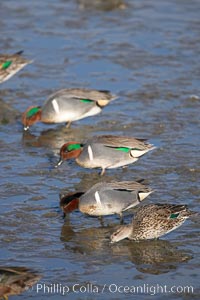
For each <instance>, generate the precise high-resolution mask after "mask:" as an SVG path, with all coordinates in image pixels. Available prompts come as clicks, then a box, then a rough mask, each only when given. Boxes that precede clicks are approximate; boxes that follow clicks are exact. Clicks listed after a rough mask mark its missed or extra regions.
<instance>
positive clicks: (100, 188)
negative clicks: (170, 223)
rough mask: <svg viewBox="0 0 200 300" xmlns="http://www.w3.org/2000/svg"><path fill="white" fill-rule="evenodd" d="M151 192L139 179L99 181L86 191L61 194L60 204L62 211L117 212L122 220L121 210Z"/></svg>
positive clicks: (131, 205) (103, 214)
mask: <svg viewBox="0 0 200 300" xmlns="http://www.w3.org/2000/svg"><path fill="white" fill-rule="evenodd" d="M152 192H153V190H152V189H151V188H149V187H147V186H146V185H144V184H142V183H140V181H138V182H137V181H121V182H117V181H113V182H99V183H96V184H95V185H94V186H92V187H91V188H90V189H89V190H88V191H87V192H86V193H83V192H76V193H74V194H71V193H70V194H67V195H64V196H62V195H61V197H60V206H61V208H62V210H63V212H64V213H69V212H71V211H73V210H74V209H79V210H80V211H81V212H82V213H85V214H87V215H90V216H106V215H113V214H118V215H120V219H121V221H122V212H123V211H125V210H127V209H130V208H132V207H134V206H136V205H138V204H139V203H140V202H141V201H142V200H144V199H145V198H146V197H147V196H148V195H150V194H151V193H152Z"/></svg>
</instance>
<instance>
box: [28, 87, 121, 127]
mask: <svg viewBox="0 0 200 300" xmlns="http://www.w3.org/2000/svg"><path fill="white" fill-rule="evenodd" d="M114 99H116V96H115V95H112V94H111V93H110V92H109V91H98V90H90V89H78V88H77V89H63V90H59V91H57V92H55V93H54V94H52V95H50V96H49V98H48V99H47V101H46V102H45V103H44V105H43V106H42V107H33V106H31V107H29V108H28V109H27V110H26V111H25V112H24V113H23V115H22V123H23V125H24V130H27V129H28V128H29V127H30V126H31V125H33V124H34V123H35V122H36V121H41V122H43V123H46V124H54V123H55V124H56V123H67V127H70V124H71V122H73V121H77V120H81V119H83V118H86V117H90V116H94V115H96V114H99V113H100V112H101V111H102V109H103V108H104V107H105V106H106V105H107V104H108V103H109V102H110V101H112V100H114Z"/></svg>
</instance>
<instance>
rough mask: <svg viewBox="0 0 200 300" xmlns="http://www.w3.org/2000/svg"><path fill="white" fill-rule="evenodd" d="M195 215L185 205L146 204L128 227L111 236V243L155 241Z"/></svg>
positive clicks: (123, 227) (125, 226)
mask: <svg viewBox="0 0 200 300" xmlns="http://www.w3.org/2000/svg"><path fill="white" fill-rule="evenodd" d="M195 214H197V213H196V212H192V211H190V210H189V209H188V208H187V205H175V204H160V203H158V204H148V205H144V206H142V207H140V208H139V209H138V210H137V213H136V214H135V216H134V218H133V221H132V223H131V224H129V225H123V226H120V227H119V228H118V229H117V230H116V231H115V232H114V233H113V234H112V235H111V243H115V242H118V241H120V240H123V239H125V238H128V239H129V240H134V241H139V240H151V239H157V238H159V237H160V236H163V235H165V234H167V233H169V232H170V231H173V230H174V229H176V228H178V227H179V226H181V225H182V224H183V223H184V222H185V220H186V219H188V218H189V217H190V216H192V215H195Z"/></svg>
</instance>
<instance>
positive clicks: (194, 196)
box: [0, 0, 200, 300]
mask: <svg viewBox="0 0 200 300" xmlns="http://www.w3.org/2000/svg"><path fill="white" fill-rule="evenodd" d="M47 2H48V3H47ZM81 2H82V4H81ZM83 2H84V3H83ZM86 2H87V3H86ZM89 2H90V1H81V0H79V1H77V2H76V1H72V0H71V1H70V0H68V1H65V0H58V1H43V2H42V1H38V0H35V1H32V2H30V1H25V0H21V1H18V2H16V1H14V0H10V1H4V0H3V1H1V2H0V16H1V18H0V31H1V35H0V44H1V53H12V52H15V51H19V50H21V49H24V51H25V53H24V55H25V56H26V57H27V58H29V59H34V63H33V64H31V65H28V66H27V67H25V68H24V69H23V70H22V71H20V73H18V74H16V75H15V76H14V77H13V78H11V79H10V80H9V81H7V82H4V83H3V84H1V86H0V99H1V101H3V102H4V103H6V104H7V105H8V106H9V107H10V108H11V113H10V114H9V116H8V122H2V123H3V124H1V126H0V145H1V146H0V151H1V153H0V157H1V170H2V172H1V218H0V224H1V248H0V249H1V250H0V253H1V259H0V263H1V265H8V266H10V265H15V266H26V267H28V268H33V269H35V270H38V271H39V272H40V273H41V274H42V276H43V278H42V279H41V280H40V283H41V284H43V286H42V288H41V289H40V290H38V291H37V286H34V287H33V289H31V290H30V291H29V292H26V293H23V294H22V295H21V296H20V297H21V299H29V298H32V299H41V297H51V298H52V299H60V298H61V297H62V298H63V296H62V295H61V294H62V290H53V288H52V290H49V293H48V291H47V289H46V290H44V287H45V285H46V286H49V287H50V286H51V285H52V286H53V284H60V285H61V287H63V286H67V287H69V289H70V292H69V293H67V294H66V295H67V296H68V297H70V299H122V298H130V293H127V292H123V293H121V292H120V291H115V287H116V286H129V287H131V286H133V285H134V286H144V285H146V290H143V293H141V294H140V299H149V294H150V293H152V294H154V290H153V288H152V289H151V292H149V291H148V290H147V287H150V286H153V287H155V286H156V285H157V284H158V285H160V286H164V285H167V286H168V288H170V287H171V286H185V285H188V286H190V285H191V286H193V288H194V293H193V294H192V293H190V294H189V295H187V293H184V292H180V293H179V294H177V293H176V294H174V293H164V295H165V296H166V297H168V299H170V300H174V299H177V297H178V296H179V297H181V298H182V299H193V298H194V299H195V298H196V299H198V298H199V267H200V255H199V254H200V246H199V222H198V220H197V221H196V222H189V221H188V222H186V223H185V224H184V225H183V226H182V227H180V228H179V229H177V230H176V231H174V232H171V233H170V234H169V235H168V236H166V237H164V238H163V239H162V240H159V241H152V242H144V243H133V242H130V241H123V242H121V243H118V244H116V245H115V244H114V245H110V244H109V235H110V233H111V232H112V231H113V229H114V228H115V226H116V225H117V224H119V219H118V217H117V216H110V217H107V218H105V220H104V226H101V224H100V222H99V221H98V219H96V218H89V217H86V216H84V215H82V214H81V213H79V212H74V213H73V214H71V215H70V216H69V217H67V218H66V219H65V220H63V218H62V213H61V211H60V208H59V193H60V192H61V191H75V190H81V189H84V190H85V189H87V188H89V187H90V186H92V185H93V184H94V183H96V182H97V181H100V180H102V178H100V177H99V175H98V171H97V170H88V169H83V168H81V167H79V166H77V165H76V164H75V162H70V163H64V164H63V165H62V166H61V167H60V168H58V169H54V165H55V163H56V162H57V160H58V151H59V147H60V146H61V145H62V144H63V142H64V141H66V140H71V139H77V140H85V139H87V138H88V137H91V136H93V135H96V134H107V133H113V134H118V135H120V134H124V135H130V136H136V137H141V138H148V139H149V140H150V142H151V143H153V144H155V145H156V146H157V149H156V150H154V151H152V152H150V153H148V154H147V155H145V156H144V157H142V158H141V159H140V160H139V161H138V162H137V163H135V164H133V165H130V166H129V167H128V168H125V169H113V170H109V171H107V172H106V174H105V176H104V179H105V180H110V179H118V180H122V179H123V180H131V179H132V180H135V179H138V178H145V179H147V180H148V183H149V185H150V186H151V187H152V188H153V189H155V190H156V191H155V192H154V193H153V194H152V195H151V196H150V197H149V198H148V200H146V201H148V203H150V202H155V203H156V202H161V203H164V202H170V203H177V204H180V203H187V204H188V205H189V207H190V208H191V209H193V210H196V211H199V202H200V199H199V186H198V182H199V180H198V179H199V173H200V168H199V146H200V139H199V108H200V105H199V96H200V95H199V75H200V72H199V65H198V61H199V53H200V46H199V45H200V36H199V30H200V21H199V10H200V2H199V1H197V0H196V1H195V0H191V1H178V0H176V1H174V0H173V1H172V0H166V1H156V0H149V1H139V0H135V1H131V0H127V1H113V2H112V1H111V2H112V3H111V4H110V5H109V7H108V6H106V7H105V5H104V4H103V5H101V3H100V2H101V1H96V2H97V3H96V2H95V1H92V3H93V5H92V6H91V5H90V4H88V3H89ZM94 2H95V3H96V5H94ZM117 2H120V4H117ZM70 87H88V88H98V89H108V90H111V91H112V92H113V93H116V94H118V95H119V98H118V99H117V100H115V101H113V102H112V103H111V104H110V105H109V106H107V107H106V108H105V109H104V110H103V112H102V114H100V115H97V116H95V117H90V118H87V119H84V120H81V121H78V122H76V123H74V124H73V125H72V128H71V129H66V128H64V127H63V126H62V125H58V126H54V125H50V126H47V125H43V124H40V123H38V124H36V125H34V126H33V127H32V128H31V132H30V133H26V134H23V131H22V125H21V121H20V117H18V118H17V120H16V116H18V112H23V111H24V110H25V109H26V108H27V107H28V106H30V105H34V104H36V105H39V104H42V103H43V101H44V100H45V99H46V98H47V97H48V95H49V94H50V93H51V92H52V91H55V90H58V89H60V88H70ZM195 95H196V96H197V97H196V96H195ZM12 112H13V118H12ZM146 203H147V202H146ZM131 215H132V211H129V212H128V213H127V214H126V218H125V221H126V223H128V222H130V220H131ZM75 284H79V285H81V286H83V288H82V290H81V291H82V292H81V291H79V286H76V288H77V289H76V288H75V291H74V292H73V291H72V289H73V286H74V285H75ZM91 284H93V285H95V286H97V287H98V289H99V293H96V292H95V291H94V290H95V287H94V286H93V287H91ZM104 285H106V286H105V289H104V291H103V288H104ZM84 289H86V291H85V290H84ZM109 289H110V290H109ZM160 289H161V288H160ZM51 291H52V292H51ZM131 295H132V294H131ZM164 295H163V296H164ZM160 297H161V291H160V290H159V289H158V291H157V292H156V293H155V295H154V299H160ZM12 299H18V296H14V297H13V298H12Z"/></svg>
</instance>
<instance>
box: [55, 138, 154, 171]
mask: <svg viewBox="0 0 200 300" xmlns="http://www.w3.org/2000/svg"><path fill="white" fill-rule="evenodd" d="M154 148H155V147H154V146H153V145H151V144H148V143H147V141H146V140H144V139H137V138H133V137H127V136H114V135H102V136H97V137H94V138H92V139H91V140H88V141H87V142H86V143H85V144H81V143H78V142H68V143H66V144H64V145H63V146H62V147H61V149H60V160H59V162H58V164H57V166H59V165H61V163H62V162H63V161H64V160H67V159H70V158H76V162H77V164H78V165H80V166H82V167H85V168H101V169H102V172H101V175H103V174H104V172H105V169H111V168H118V167H122V166H125V165H128V164H131V163H134V162H135V161H137V160H138V158H139V157H140V156H142V155H144V154H145V153H147V152H148V151H150V150H152V149H154Z"/></svg>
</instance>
